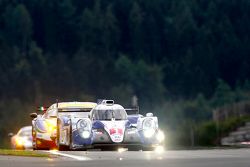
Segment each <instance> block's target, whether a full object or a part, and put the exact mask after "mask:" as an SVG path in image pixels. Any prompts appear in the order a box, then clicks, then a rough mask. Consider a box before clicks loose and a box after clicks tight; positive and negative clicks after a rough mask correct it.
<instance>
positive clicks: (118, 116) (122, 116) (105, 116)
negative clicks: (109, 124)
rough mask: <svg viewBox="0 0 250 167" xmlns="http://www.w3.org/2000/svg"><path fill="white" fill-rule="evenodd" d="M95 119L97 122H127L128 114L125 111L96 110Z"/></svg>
mask: <svg viewBox="0 0 250 167" xmlns="http://www.w3.org/2000/svg"><path fill="white" fill-rule="evenodd" d="M93 117H94V119H95V120H111V119H112V118H114V119H115V120H126V119H127V114H126V112H125V110H123V109H116V110H110V109H109V110H94V115H93Z"/></svg>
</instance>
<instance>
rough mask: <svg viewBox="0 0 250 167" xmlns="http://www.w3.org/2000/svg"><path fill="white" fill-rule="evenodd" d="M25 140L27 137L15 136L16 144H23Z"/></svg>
mask: <svg viewBox="0 0 250 167" xmlns="http://www.w3.org/2000/svg"><path fill="white" fill-rule="evenodd" d="M27 141H28V139H27V138H26V137H17V138H16V145H17V146H23V145H24V144H25V143H26V142H27Z"/></svg>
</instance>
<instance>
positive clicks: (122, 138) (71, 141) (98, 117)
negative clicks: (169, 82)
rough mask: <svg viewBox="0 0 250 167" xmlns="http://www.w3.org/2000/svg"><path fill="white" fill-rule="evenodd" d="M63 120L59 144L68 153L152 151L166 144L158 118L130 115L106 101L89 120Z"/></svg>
mask: <svg viewBox="0 0 250 167" xmlns="http://www.w3.org/2000/svg"><path fill="white" fill-rule="evenodd" d="M60 120H61V121H60V122H61V124H60V126H58V127H59V133H58V134H60V135H58V144H59V145H60V146H65V147H67V149H72V150H74V149H81V150H86V149H88V148H101V149H117V148H120V147H122V148H124V147H125V148H128V149H129V150H153V149H154V148H155V147H157V146H159V145H161V144H163V141H164V133H163V132H162V131H161V130H160V129H159V127H158V119H157V117H155V116H153V114H152V113H147V114H146V116H145V117H144V116H142V115H140V114H138V113H137V114H133V115H128V114H127V112H126V110H125V109H124V108H123V107H122V106H121V105H119V104H114V101H113V100H103V101H102V102H101V103H100V104H98V105H97V106H96V107H94V108H93V109H92V110H91V112H90V114H89V116H88V117H81V116H76V117H70V118H69V117H65V116H64V117H61V118H60ZM59 148H61V147H59Z"/></svg>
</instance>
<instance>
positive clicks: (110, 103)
mask: <svg viewBox="0 0 250 167" xmlns="http://www.w3.org/2000/svg"><path fill="white" fill-rule="evenodd" d="M102 104H104V105H110V106H112V105H113V104H115V102H114V100H103V101H102Z"/></svg>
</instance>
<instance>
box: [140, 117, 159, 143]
mask: <svg viewBox="0 0 250 167" xmlns="http://www.w3.org/2000/svg"><path fill="white" fill-rule="evenodd" d="M142 128H143V134H144V136H145V137H146V138H150V137H152V136H153V135H154V134H155V129H156V125H155V122H154V120H153V119H151V118H149V119H145V120H144V121H143V124H142Z"/></svg>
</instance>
